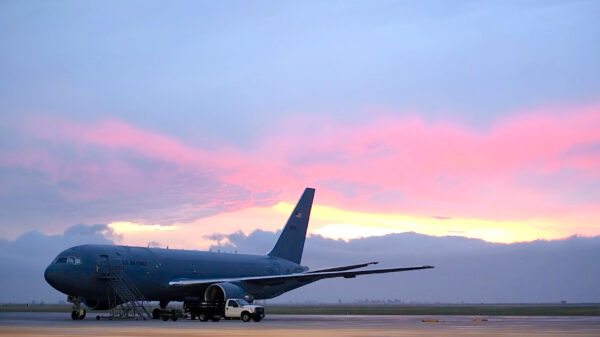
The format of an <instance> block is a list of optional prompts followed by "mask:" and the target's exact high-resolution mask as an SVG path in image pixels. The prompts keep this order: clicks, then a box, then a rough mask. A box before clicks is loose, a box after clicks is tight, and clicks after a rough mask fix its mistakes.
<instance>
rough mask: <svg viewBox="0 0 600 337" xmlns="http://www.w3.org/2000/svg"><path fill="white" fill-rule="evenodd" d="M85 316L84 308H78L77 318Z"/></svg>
mask: <svg viewBox="0 0 600 337" xmlns="http://www.w3.org/2000/svg"><path fill="white" fill-rule="evenodd" d="M84 318H85V309H79V319H84Z"/></svg>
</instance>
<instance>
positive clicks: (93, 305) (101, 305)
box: [83, 299, 110, 310]
mask: <svg viewBox="0 0 600 337" xmlns="http://www.w3.org/2000/svg"><path fill="white" fill-rule="evenodd" d="M83 304H85V306H86V307H88V309H90V310H107V309H110V308H109V306H108V302H107V301H101V300H88V299H84V300H83Z"/></svg>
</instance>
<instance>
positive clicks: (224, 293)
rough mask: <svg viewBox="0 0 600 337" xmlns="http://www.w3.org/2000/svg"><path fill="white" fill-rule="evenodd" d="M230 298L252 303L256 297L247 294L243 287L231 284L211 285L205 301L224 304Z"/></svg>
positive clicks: (205, 294)
mask: <svg viewBox="0 0 600 337" xmlns="http://www.w3.org/2000/svg"><path fill="white" fill-rule="evenodd" d="M228 298H243V299H245V300H246V301H248V302H250V303H252V301H254V296H252V295H250V294H248V293H246V291H245V290H244V289H243V288H242V287H240V286H238V285H235V284H233V283H229V282H223V283H215V284H211V285H210V286H209V287H208V288H206V291H205V292H204V300H205V301H221V302H224V301H225V300H227V299H228Z"/></svg>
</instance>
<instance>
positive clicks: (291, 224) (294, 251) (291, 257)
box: [267, 188, 315, 264]
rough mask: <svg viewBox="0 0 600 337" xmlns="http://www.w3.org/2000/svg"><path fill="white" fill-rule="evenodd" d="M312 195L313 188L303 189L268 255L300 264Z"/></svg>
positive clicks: (313, 193) (313, 192) (313, 194)
mask: <svg viewBox="0 0 600 337" xmlns="http://www.w3.org/2000/svg"><path fill="white" fill-rule="evenodd" d="M314 196H315V189H314V188H306V189H305V190H304V193H302V197H300V200H298V203H297V204H296V207H295V208H294V211H293V212H292V214H291V215H290V218H289V219H288V221H287V223H286V224H285V227H283V231H281V234H280V235H279V239H277V243H275V247H273V249H271V251H270V252H269V253H268V254H267V255H268V256H275V257H280V258H282V259H286V260H288V261H292V262H294V263H297V264H300V261H301V260H302V251H303V250H304V240H305V239H306V229H307V228H308V219H309V218H310V209H311V208H312V203H313V198H314Z"/></svg>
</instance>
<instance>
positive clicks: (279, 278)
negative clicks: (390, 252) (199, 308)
mask: <svg viewBox="0 0 600 337" xmlns="http://www.w3.org/2000/svg"><path fill="white" fill-rule="evenodd" d="M342 268H344V267H342ZM429 268H433V266H421V267H405V268H388V269H370V270H356V271H345V270H344V271H314V272H305V273H295V274H285V275H267V276H248V277H235V278H221V279H182V280H174V281H170V282H169V286H171V287H186V286H202V285H210V284H213V283H221V282H248V283H254V284H260V285H277V284H282V283H284V282H288V281H300V282H314V281H318V280H322V279H326V278H334V277H344V278H354V277H356V276H358V275H368V274H383V273H394V272H400V271H409V270H420V269H429Z"/></svg>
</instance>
